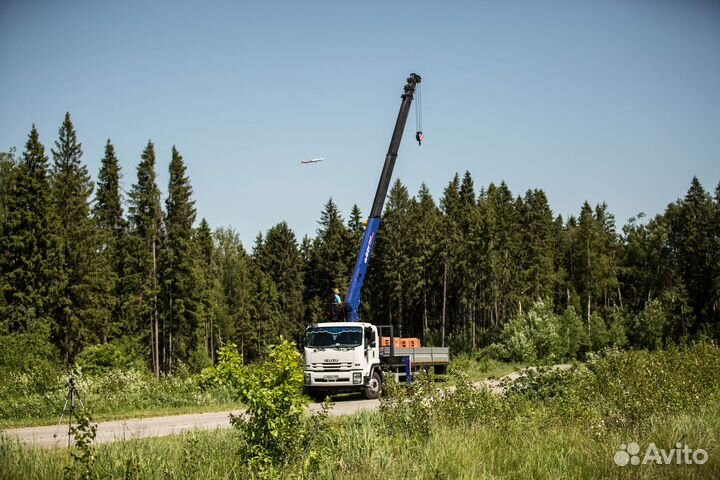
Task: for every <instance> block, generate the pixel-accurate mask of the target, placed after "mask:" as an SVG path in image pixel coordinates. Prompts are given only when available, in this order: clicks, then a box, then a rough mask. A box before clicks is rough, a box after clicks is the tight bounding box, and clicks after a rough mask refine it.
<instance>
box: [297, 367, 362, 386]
mask: <svg viewBox="0 0 720 480" xmlns="http://www.w3.org/2000/svg"><path fill="white" fill-rule="evenodd" d="M363 380H364V379H363V372H362V370H347V371H340V372H327V371H326V372H315V371H312V370H305V386H306V387H317V388H336V387H358V388H359V387H362V386H363Z"/></svg>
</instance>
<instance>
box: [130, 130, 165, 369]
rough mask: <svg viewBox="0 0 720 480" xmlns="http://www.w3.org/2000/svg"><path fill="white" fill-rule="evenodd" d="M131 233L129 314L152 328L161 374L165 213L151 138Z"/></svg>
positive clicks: (154, 359) (144, 328) (135, 193)
mask: <svg viewBox="0 0 720 480" xmlns="http://www.w3.org/2000/svg"><path fill="white" fill-rule="evenodd" d="M128 211H129V218H130V234H129V238H128V243H129V248H128V250H127V252H128V258H127V260H126V264H127V270H128V274H127V290H128V298H127V301H128V304H127V315H128V317H129V318H135V319H136V321H137V322H138V324H137V327H136V329H137V330H136V331H137V332H138V333H141V332H148V334H149V335H147V337H146V339H147V342H148V343H147V345H148V347H149V350H150V352H151V365H152V368H153V371H154V372H155V375H156V376H158V377H159V376H160V364H161V360H165V361H162V363H163V364H165V363H166V361H167V357H165V358H164V359H161V358H160V319H159V311H158V309H159V305H158V295H159V287H160V285H159V267H158V260H159V258H158V256H159V253H160V240H161V235H162V213H161V209H160V190H159V189H158V186H157V183H156V172H155V147H154V145H153V143H152V142H150V141H149V142H148V144H147V146H146V147H145V149H144V150H143V153H142V156H141V160H140V163H139V164H138V167H137V183H135V184H134V185H133V186H132V189H131V191H130V206H129V209H128Z"/></svg>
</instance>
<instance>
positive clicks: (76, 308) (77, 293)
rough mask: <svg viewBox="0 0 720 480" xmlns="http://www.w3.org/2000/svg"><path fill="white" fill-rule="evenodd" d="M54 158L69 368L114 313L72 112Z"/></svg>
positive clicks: (61, 310) (60, 314)
mask: <svg viewBox="0 0 720 480" xmlns="http://www.w3.org/2000/svg"><path fill="white" fill-rule="evenodd" d="M52 154H53V166H52V172H51V189H52V197H53V203H54V205H55V211H56V212H57V216H58V220H59V221H58V227H59V230H58V237H59V241H60V252H61V259H62V260H61V263H60V265H59V268H60V271H61V276H62V278H63V285H62V290H61V291H60V292H59V296H58V304H57V305H56V308H57V314H56V316H57V319H58V322H59V323H60V329H61V331H62V335H63V340H62V345H63V351H64V352H65V359H66V362H68V363H69V362H70V361H71V360H72V359H73V358H74V356H75V355H76V354H77V353H79V351H80V350H81V349H82V347H83V346H84V345H87V344H89V343H95V342H97V341H98V340H99V338H98V337H97V332H98V331H99V329H100V327H101V326H102V325H104V324H106V323H107V322H108V321H109V319H110V318H109V317H110V312H109V310H108V309H107V308H104V305H103V303H102V301H101V300H102V292H101V290H100V285H99V284H98V281H97V280H98V277H97V268H98V256H97V254H96V252H97V249H98V238H97V236H96V230H95V228H94V225H93V222H92V220H91V218H90V199H91V198H90V196H91V195H92V191H93V188H94V185H93V182H92V180H91V178H90V174H89V173H88V171H87V168H86V167H85V165H83V164H82V154H83V152H82V145H81V144H80V142H78V140H77V135H76V133H75V127H74V126H73V123H72V120H71V119H70V114H69V113H66V114H65V119H64V120H63V123H62V125H61V126H60V130H59V133H58V140H57V141H56V142H55V148H54V149H53V150H52Z"/></svg>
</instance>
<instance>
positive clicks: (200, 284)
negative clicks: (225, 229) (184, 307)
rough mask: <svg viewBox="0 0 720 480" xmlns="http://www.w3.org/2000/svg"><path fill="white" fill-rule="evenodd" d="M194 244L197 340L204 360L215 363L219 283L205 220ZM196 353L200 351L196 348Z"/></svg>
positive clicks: (196, 233)
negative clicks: (199, 342)
mask: <svg viewBox="0 0 720 480" xmlns="http://www.w3.org/2000/svg"><path fill="white" fill-rule="evenodd" d="M195 244H196V248H197V251H198V257H197V262H196V265H195V270H196V275H195V276H196V279H197V306H196V308H197V319H198V327H199V328H200V332H199V333H200V336H199V337H198V340H202V345H203V353H204V357H205V358H206V359H209V360H210V361H211V362H214V361H215V347H216V345H217V341H216V337H215V334H214V332H215V322H214V317H215V314H216V308H217V307H216V306H217V303H218V299H219V295H218V293H219V282H218V280H219V279H218V278H217V272H216V269H215V261H216V258H215V257H216V255H215V245H214V243H213V237H212V231H211V230H210V225H209V224H208V222H207V220H206V219H204V218H203V219H202V220H201V221H200V226H198V228H197V229H196V230H195ZM198 351H200V349H199V348H198Z"/></svg>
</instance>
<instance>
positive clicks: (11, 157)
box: [0, 149, 17, 232]
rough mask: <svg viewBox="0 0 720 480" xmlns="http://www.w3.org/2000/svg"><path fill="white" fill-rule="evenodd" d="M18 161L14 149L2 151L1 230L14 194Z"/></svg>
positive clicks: (0, 173)
mask: <svg viewBox="0 0 720 480" xmlns="http://www.w3.org/2000/svg"><path fill="white" fill-rule="evenodd" d="M16 170H17V162H16V160H15V151H14V149H12V150H10V151H9V152H0V232H1V231H2V228H3V225H4V224H5V218H6V217H7V207H8V205H9V203H10V198H11V197H12V194H13V188H14V185H15V173H16Z"/></svg>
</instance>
